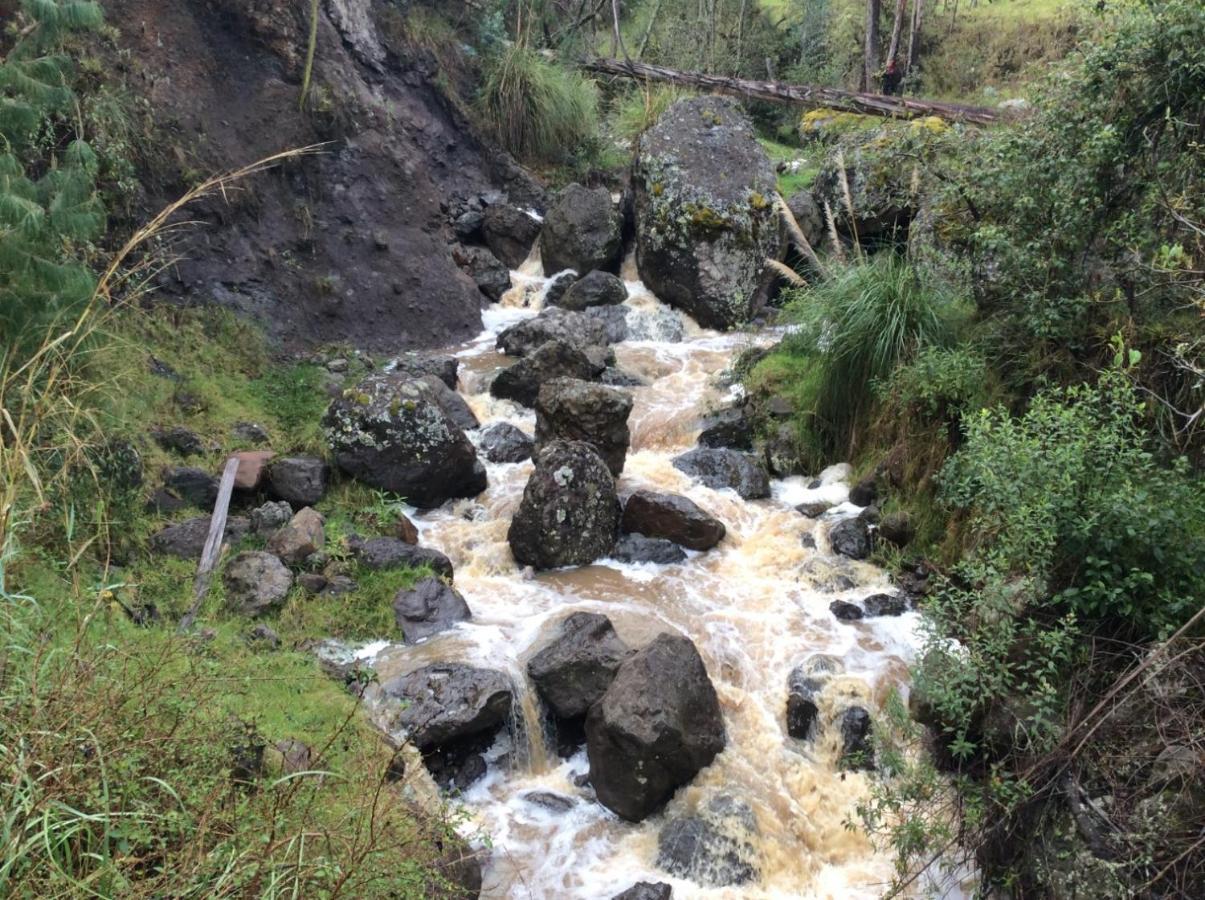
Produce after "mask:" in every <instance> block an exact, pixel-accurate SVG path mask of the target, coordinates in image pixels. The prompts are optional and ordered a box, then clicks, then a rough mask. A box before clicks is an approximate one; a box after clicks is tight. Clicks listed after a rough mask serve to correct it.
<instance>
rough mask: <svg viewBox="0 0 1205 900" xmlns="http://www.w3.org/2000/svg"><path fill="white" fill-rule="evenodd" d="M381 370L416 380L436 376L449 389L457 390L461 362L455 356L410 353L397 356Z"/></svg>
mask: <svg viewBox="0 0 1205 900" xmlns="http://www.w3.org/2000/svg"><path fill="white" fill-rule="evenodd" d="M381 370H382V371H383V372H385V373H386V374H395V375H405V376H407V377H408V378H413V379H416V380H417V379H419V378H422V377H423V376H424V375H434V376H435V377H436V378H438V379H439V380H440V381H442V382H443V383H444V384H446V385H447V386H448V387H449V388H451V389H452V390H456V379H457V373H458V372H459V370H460V360H458V359H457V358H456V357H455V356H434V355H432V354H430V353H415V352H414V351H410V352H407V353H403V354H401V355H400V356H395V357H394V358H393V359H391V360H389V362H387V363H385V365H383V366H382V367H381Z"/></svg>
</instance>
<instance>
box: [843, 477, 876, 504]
mask: <svg viewBox="0 0 1205 900" xmlns="http://www.w3.org/2000/svg"><path fill="white" fill-rule="evenodd" d="M878 496H879V491H878V486H877V483H876V479H875V477H874V476H873V475H871V476H868V477H866V478H863V479H862V480H861V481H859V482H858V483H857V484H855V485H854V486H853V487H852V488H850V489H849V502H850V503H852V504H853V505H854V506H870V505H871V504H872V503H874V502H875V501H876V500H877V499H878Z"/></svg>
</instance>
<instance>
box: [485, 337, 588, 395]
mask: <svg viewBox="0 0 1205 900" xmlns="http://www.w3.org/2000/svg"><path fill="white" fill-rule="evenodd" d="M605 368H606V366H605V365H600V364H599V363H598V362H597V361H594V360H591V359H590V358H589V357H588V356H587V355H586V354H585V353H583V352H582V351H581V350H580V349H578V348H577V347H575V346H573V345H571V344H567V343H565V342H564V341H557V340H553V341H548V342H547V343H545V344H543V345H542V346H541V347H540V348H539V349H538V350H536V351H535V352H534V353H532V354H531V355H530V356H525V357H523V359H521V360H519V361H518V362H517V363H515V364H514V365H513V366H511V367H510V368H508V369H503V370H502V371H501V372H499V373H498V375H497V377H495V378H494V380H493V382H492V383H491V384H490V394H492V395H493V396H495V397H498V398H499V399H502V400H514V401H515V402H516V403H520V404H522V405H523V406H533V405H534V404H535V402H536V397H538V396H539V393H540V385H542V384H543V383H544V382H546V381H551V380H552V379H553V378H578V379H581V380H583V381H590V380H592V379H595V378H597V377H598V376H599V375H601V374H602V371H603V369H605Z"/></svg>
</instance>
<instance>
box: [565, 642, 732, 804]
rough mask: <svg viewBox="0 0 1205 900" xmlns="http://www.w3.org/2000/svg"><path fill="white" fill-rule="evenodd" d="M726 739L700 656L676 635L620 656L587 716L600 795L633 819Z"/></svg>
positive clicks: (594, 777)
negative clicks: (607, 684) (607, 685)
mask: <svg viewBox="0 0 1205 900" xmlns="http://www.w3.org/2000/svg"><path fill="white" fill-rule="evenodd" d="M726 742H727V736H726V734H725V732H724V718H723V715H722V714H721V712H720V703H719V699H718V698H717V696H716V692H715V688H714V687H713V686H712V684H711V679H710V678H708V677H707V669H706V667H705V666H704V665H703V660H702V659H701V658H700V657H699V652H698V650H696V649H695V645H694V644H692V643H691V642H690V640H689V639H687V638H685V637H682V636H678V635H670V634H660V635H658V636H657V637H656V638H654V639H653V641H652V642H651V643H649V644H648V645H647V646H645V647H643V648H642V649H640V650H638V651H637V652H636V653H634V654H632V655H631V656H629V657H628V658H627V659H626V660H624V662H623V664H622V665H621V666H620V667H619V672H618V674H617V675H616V676H615V680H614V681H613V682H611V686H610V688H608V689H607V692H606V694H604V695H603V698H602V699H601V700H599V701H598V703H596V704H595V705H594V706H593V707H591V709H590V712H589V714H588V715H587V716H586V751H587V755H588V756H589V759H590V783H591V784H592V785H593V786H594V790H595V792H596V793H597V795H598V799H599V802H601V803H602V804H603V805H604V806H606V807H607V808H608V809H610V810H613V811H614V812H615V813H617V814H618V815H620V816H621V817H623V818H625V819H628V820H629V821H633V822H639V821H640V820H642V819H644V818H646V817H647V816H649V815H651V814H652V813H654V812H656V811H657V810H659V809H661V807H663V806H664V805H665V804H666V802H668V800H669V799H670V798H671V797H672V796H673V795H674V792H675V791H676V790H677V789H678V788H679V787H681V786H682V785H684V784H686V783H687V782H689V781H690V780H691V779H692V778H694V777H695V775H696V774H698V772H699V770H700V769H702V768H703V767H705V766H708V765H710V764H711V761H712V760H713V759H715V757H716V754H718V753H719V752H720V751H721V750H723V749H724V745H725V743H726Z"/></svg>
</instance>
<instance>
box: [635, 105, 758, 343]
mask: <svg viewBox="0 0 1205 900" xmlns="http://www.w3.org/2000/svg"><path fill="white" fill-rule="evenodd" d="M632 186H633V190H634V192H635V206H636V241H637V243H636V261H637V264H638V266H639V268H640V277H641V279H642V280H643V281H644V283H645V284H646V285H647V286H648V287H649V289H650V290H651V291H653V293H655V294H656V295H657V296H658V297H660V298H661V299H662V300H664V301H666V302H667V303H670V304H672V305H673V306H677V307H679V308H680V309H683V310H685V311H686V312H687V313H689V314H690V315H692V316H693V317H694V318H695V319H696V320H697V321H698V322H699V324H700V325H704V326H707V327H709V328H732V327H734V326H736V325H738V324H740V323H742V322H745V321H747V320H748V319H749V318H750V317H751V316H752V315H753V314H754V313H755V312H756V311H757V308H758V307H759V306H760V305H761V304H762V302H763V301H764V297H765V290H766V286H767V283H768V282H767V280H766V279H765V277H764V276H765V269H766V265H765V261H766V259H767V257H768V258H777V257H778V255H779V253H780V250H781V246H780V245H781V238H780V228H779V222H778V219H777V212H776V211H775V209H774V193H775V191H776V189H777V181H776V178H775V175H774V167H773V166H772V165H771V163H770V159H769V157H767V156H766V153H765V151H764V150H763V149H762V148H761V145H760V144H758V143H757V140H756V139H755V137H754V134H753V128H752V126H751V125H750V124H749V121H748V120H747V119H746V118H745V117H744V115H742V114H741V112H740V111H739V109H738V107H737V105H736V104H735V103H733V102H732V101H730V100H727V99H724V98H722V97H693V98H690V99H687V100H681V101H679V102H677V103H675V104H674V105H673V106H671V107H670V108H669V109H668V110H667V111H666V112H665V114H664V115H662V117H661V119H660V120H659V121H658V122H657V124H656V125H654V126H653V127H652V128H651V129H649V131H648V132H646V133H645V135H644V136H643V137H642V138H641V140H640V150H639V155H638V157H637V160H636V165H635V167H634V170H633V175H632Z"/></svg>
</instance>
